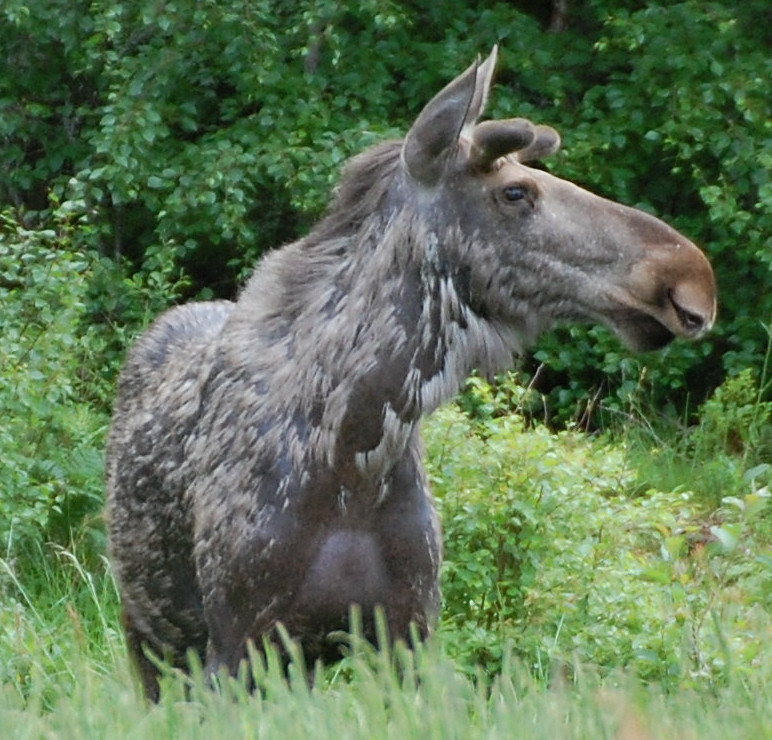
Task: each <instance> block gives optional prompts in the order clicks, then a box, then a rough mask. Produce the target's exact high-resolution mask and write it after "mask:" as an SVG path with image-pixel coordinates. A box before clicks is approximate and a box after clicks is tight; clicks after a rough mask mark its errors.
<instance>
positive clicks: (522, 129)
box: [470, 118, 536, 170]
mask: <svg viewBox="0 0 772 740" xmlns="http://www.w3.org/2000/svg"><path fill="white" fill-rule="evenodd" d="M535 137H536V128H535V127H534V125H533V124H532V123H531V122H530V121H528V120H526V119H525V118H509V119H507V120H504V121H484V122H483V123H478V124H477V126H475V127H474V134H473V136H472V151H471V153H470V159H471V163H472V165H473V166H475V167H477V168H479V169H481V170H487V169H489V168H490V167H491V165H492V164H493V163H494V162H495V161H496V160H497V159H498V158H499V157H503V156H504V155H505V154H510V153H511V152H515V151H518V150H520V149H524V148H526V147H529V146H530V145H531V144H532V143H533V142H534V140H535Z"/></svg>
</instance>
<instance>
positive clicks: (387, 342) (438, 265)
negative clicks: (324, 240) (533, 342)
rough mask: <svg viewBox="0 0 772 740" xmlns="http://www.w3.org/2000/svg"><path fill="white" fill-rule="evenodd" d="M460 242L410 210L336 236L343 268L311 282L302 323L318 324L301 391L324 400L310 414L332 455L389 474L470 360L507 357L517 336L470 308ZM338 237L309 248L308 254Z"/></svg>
mask: <svg viewBox="0 0 772 740" xmlns="http://www.w3.org/2000/svg"><path fill="white" fill-rule="evenodd" d="M454 239H455V237H454V236H453V235H452V234H442V235H439V234H438V233H437V232H435V231H432V230H430V229H429V228H427V227H426V225H425V224H424V223H423V221H422V220H421V219H420V218H419V217H418V216H416V215H415V214H411V213H409V212H407V213H405V212H403V213H400V214H398V215H395V216H392V217H391V218H388V219H382V220H378V219H373V220H372V222H371V223H370V225H369V227H367V228H365V229H363V230H362V231H361V232H360V233H359V234H358V235H357V236H356V238H351V237H349V238H348V239H346V240H345V242H342V243H341V245H342V246H343V247H344V249H343V253H344V254H345V257H344V259H343V260H342V261H341V263H340V264H339V265H338V267H337V269H336V270H335V271H334V272H332V273H327V274H325V275H324V278H323V281H322V280H320V284H319V285H317V286H316V288H314V287H313V286H312V287H311V289H310V290H307V292H306V296H307V305H306V307H305V308H306V311H304V313H306V314H307V317H306V318H305V319H304V318H303V317H299V320H298V322H297V325H298V326H303V325H305V324H306V323H307V325H308V327H309V328H311V327H313V329H312V330H311V331H308V333H307V334H306V335H305V336H304V337H296V342H297V343H298V344H302V345H303V346H304V348H305V349H304V352H303V356H302V358H301V357H299V358H298V361H299V362H301V363H302V364H303V365H304V366H305V368H306V370H305V372H304V373H303V374H304V375H307V376H308V379H309V380H310V382H309V384H308V385H307V386H306V388H311V389H313V392H312V395H313V397H315V398H317V399H318V398H323V399H325V401H324V404H323V407H322V408H320V409H318V413H317V418H316V419H314V420H313V423H314V424H315V425H317V428H318V429H319V436H318V437H317V439H318V440H319V442H320V449H321V450H322V451H323V454H324V455H325V457H326V458H327V461H328V464H333V465H339V464H340V463H341V462H343V461H345V460H350V461H354V462H355V464H356V467H357V468H358V469H359V470H360V472H365V473H370V474H375V475H383V474H384V473H385V471H386V470H387V469H388V468H389V466H390V465H391V464H393V463H394V462H395V461H396V460H397V459H399V458H400V457H401V456H402V455H403V454H404V451H405V448H406V446H407V444H408V443H409V441H410V439H411V438H412V436H413V434H414V432H415V428H416V425H417V423H418V420H419V418H420V417H421V416H422V415H423V414H425V413H429V412H431V411H432V410H434V408H436V407H437V406H438V405H439V404H440V403H442V402H443V401H445V400H447V399H449V398H451V397H452V396H453V395H455V394H456V393H457V392H458V390H459V389H460V387H461V385H462V383H463V381H464V379H465V378H466V376H467V375H468V373H469V372H470V371H471V370H472V369H473V368H475V367H479V368H481V369H483V370H492V369H497V368H498V367H500V366H502V365H504V364H506V362H507V361H508V360H510V359H511V355H512V349H513V346H512V345H513V344H514V342H513V337H512V336H509V335H508V334H507V333H506V331H505V330H503V329H498V328H496V327H494V326H493V325H491V324H490V323H489V322H488V321H486V320H485V319H483V318H481V317H479V316H478V315H477V314H475V312H474V311H473V310H472V309H471V308H470V306H469V305H468V303H467V301H466V300H465V298H466V297H465V296H464V292H465V289H464V285H465V283H466V282H467V281H465V279H464V275H463V274H459V273H454V272H453V270H452V269H451V268H450V267H449V264H450V261H449V260H448V259H447V258H446V257H445V256H443V255H446V254H447V253H448V250H449V249H450V251H451V252H455V251H456V248H457V247H458V245H453V244H449V243H448V242H453V240H454ZM341 245H339V247H338V249H337V250H333V251H337V253H338V254H340V253H341V249H340V246H341ZM333 246H334V243H330V244H327V245H324V249H323V250H322V247H319V248H318V249H319V251H317V248H314V246H313V245H306V247H307V248H308V249H309V251H308V259H310V260H317V261H318V260H319V254H320V252H321V251H325V252H327V253H329V252H330V248H331V247H333ZM315 252H316V254H314V253H315ZM323 261H324V260H323V259H322V262H323ZM322 282H324V283H325V285H324V286H322V285H321V283H322ZM330 286H334V287H330ZM320 294H321V295H323V296H324V299H323V300H322V299H320V297H319V296H320ZM320 304H323V308H322V310H321V313H322V316H321V317H320V316H319V305H320ZM320 318H321V319H322V320H321V321H320Z"/></svg>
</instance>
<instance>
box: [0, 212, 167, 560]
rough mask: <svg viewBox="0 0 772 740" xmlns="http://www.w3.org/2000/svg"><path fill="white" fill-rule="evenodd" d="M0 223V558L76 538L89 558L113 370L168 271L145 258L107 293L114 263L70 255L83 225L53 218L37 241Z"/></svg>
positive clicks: (163, 299) (99, 546) (163, 289)
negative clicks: (87, 543)
mask: <svg viewBox="0 0 772 740" xmlns="http://www.w3.org/2000/svg"><path fill="white" fill-rule="evenodd" d="M1 218H2V221H1V222H0V305H2V317H3V319H2V326H3V352H2V354H0V415H1V416H2V418H3V419H4V422H3V424H2V425H0V457H1V458H2V460H3V465H2V466H0V547H1V548H2V552H4V553H5V554H6V555H8V556H11V555H13V556H16V555H19V554H23V553H25V552H28V551H29V550H30V548H34V546H35V545H36V544H38V543H39V542H40V541H45V540H53V541H55V542H59V543H61V544H66V543H67V542H69V540H70V537H71V536H72V535H71V533H72V530H73V529H76V530H78V531H80V532H81V533H82V536H83V537H85V538H87V539H90V540H92V542H91V545H92V546H93V548H94V550H93V551H94V552H97V553H98V552H101V551H103V549H104V543H103V535H102V532H101V523H100V520H99V518H98V515H97V512H99V510H100V509H101V508H102V500H103V481H102V468H103V452H102V451H103V447H104V435H105V431H106V428H107V423H108V412H109V408H110V406H111V399H112V396H113V392H114V387H115V383H116V377H117V373H118V369H119V367H120V363H121V362H122V358H123V352H124V349H125V345H126V343H127V341H128V339H129V338H130V336H131V333H132V332H136V331H137V330H138V328H139V327H140V326H142V325H143V324H145V323H147V322H148V321H149V320H150V318H151V317H152V316H154V315H155V314H156V313H158V311H159V310H160V309H161V308H162V307H163V306H164V305H165V304H166V303H168V302H169V301H170V300H171V298H172V296H174V295H175V292H176V290H177V289H178V288H179V286H180V281H179V279H178V278H177V272H176V271H177V270H178V268H176V267H170V266H169V265H168V264H167V263H164V261H163V259H162V257H163V254H164V253H163V252H161V256H160V258H159V256H157V255H156V254H155V253H154V252H153V251H152V250H150V251H148V253H147V255H146V257H145V265H144V269H143V271H142V272H140V273H138V274H137V275H135V276H134V277H133V278H131V279H123V280H122V281H120V282H119V281H118V280H117V279H115V275H114V273H115V266H114V263H112V262H111V261H106V260H104V259H101V258H99V257H98V256H97V255H96V254H94V253H93V252H90V251H86V250H84V249H83V248H81V247H79V246H78V245H77V242H76V235H77V237H78V238H82V236H83V234H84V233H88V224H87V223H85V222H84V221H83V220H81V219H79V218H76V217H73V216H72V215H71V214H69V213H67V212H66V209H65V208H60V209H59V210H58V211H57V212H56V213H55V214H54V215H53V216H52V217H51V218H50V220H49V223H47V224H46V225H45V227H44V228H38V229H28V228H26V227H25V226H23V225H22V224H21V223H20V222H19V219H18V218H17V217H16V215H15V214H13V213H11V212H6V213H3V214H2V217H1ZM105 282H107V283H108V284H109V286H110V289H109V290H104V289H102V288H101V287H100V286H103V285H104V283H105ZM97 317H98V318H99V320H96V318H97ZM116 325H117V326H118V327H120V328H114V327H115V326H116ZM84 520H86V522H87V526H86V527H83V526H82V525H83V522H84Z"/></svg>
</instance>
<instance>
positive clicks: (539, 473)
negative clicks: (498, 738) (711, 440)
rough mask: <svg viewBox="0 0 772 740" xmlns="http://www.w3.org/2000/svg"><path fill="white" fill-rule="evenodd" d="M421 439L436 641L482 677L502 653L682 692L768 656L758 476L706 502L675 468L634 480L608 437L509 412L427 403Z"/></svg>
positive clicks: (548, 669)
mask: <svg viewBox="0 0 772 740" xmlns="http://www.w3.org/2000/svg"><path fill="white" fill-rule="evenodd" d="M473 392H474V393H476V394H479V393H480V392H481V391H480V389H479V388H478V389H476V390H474V391H473ZM488 392H489V391H487V390H485V389H483V390H482V393H483V395H484V394H485V393H488ZM723 395H724V397H725V398H726V394H723ZM482 406H484V403H483V404H481V407H482ZM705 413H706V418H707V419H710V417H711V414H712V413H713V411H712V409H710V408H709V409H707V410H706V412H705ZM709 423H712V422H710V421H706V424H709ZM426 437H427V448H428V451H429V458H430V461H431V464H430V477H431V481H432V484H433V487H434V491H435V494H436V496H437V499H438V501H439V509H440V512H441V516H442V520H443V525H444V528H445V548H446V552H445V565H444V571H443V593H444V608H443V619H442V624H441V627H440V639H441V640H442V641H443V642H444V644H446V646H447V649H448V651H449V652H450V653H451V654H452V655H453V656H455V657H456V658H457V659H458V660H459V663H460V664H461V665H462V666H465V667H466V669H467V670H469V671H470V672H471V673H473V672H474V671H475V670H477V668H476V667H477V666H482V667H483V668H484V670H486V671H489V672H494V673H495V672H496V671H497V670H498V669H499V667H500V665H501V660H502V657H503V655H504V654H506V651H507V649H508V648H511V649H513V650H514V652H515V655H516V656H518V657H519V658H520V659H521V660H522V661H523V662H524V664H525V665H526V666H528V667H529V668H530V669H531V670H532V671H535V672H536V673H537V674H541V675H543V676H547V675H550V674H551V673H552V671H553V670H554V669H555V667H556V666H557V667H558V668H560V667H561V666H562V667H567V668H568V669H569V670H573V667H574V666H576V665H587V664H589V665H592V666H596V667H598V668H600V670H601V671H603V672H607V671H610V670H613V669H616V668H620V667H629V668H631V669H633V670H634V671H635V672H636V673H637V674H638V675H639V676H641V677H643V678H645V679H647V680H657V681H662V682H664V683H665V684H666V685H681V686H683V685H689V684H690V683H691V682H692V681H697V680H708V681H711V682H722V681H725V680H727V679H728V677H729V671H730V668H731V666H733V665H735V664H739V665H742V666H744V668H743V670H746V671H747V670H751V669H750V668H749V666H750V665H751V663H749V662H748V660H747V659H748V656H753V655H757V656H762V655H764V656H767V657H772V656H769V645H770V641H769V637H770V636H772V635H770V634H769V630H768V624H767V623H766V621H765V617H764V615H765V608H766V607H765V606H764V604H767V603H768V601H769V598H770V594H771V593H772V591H771V590H770V589H772V570H770V567H769V564H770V560H769V558H770V551H769V544H768V543H769V534H770V526H769V522H770V519H772V507H770V502H769V492H768V488H767V487H766V486H763V485H762V482H763V479H762V478H760V477H759V476H760V475H761V474H762V473H763V472H764V471H763V470H756V473H755V474H754V475H753V476H750V477H748V478H746V479H745V481H744V486H743V488H742V489H741V490H734V495H727V496H725V497H724V500H723V502H721V501H719V502H718V508H716V506H715V505H714V506H711V507H706V502H705V499H704V498H703V497H701V496H700V495H698V494H697V493H695V492H693V491H691V490H690V489H689V478H688V477H682V478H681V479H680V481H679V485H678V486H677V487H675V488H674V489H664V488H663V489H657V488H653V487H651V486H649V485H647V484H646V481H645V479H642V477H641V475H640V474H639V471H638V469H637V467H636V466H635V464H634V459H635V458H634V456H631V452H630V449H629V448H628V447H627V446H625V445H623V444H620V443H612V442H611V441H610V440H608V439H604V438H598V439H593V438H590V437H588V436H587V435H582V434H578V433H576V432H561V433H559V434H553V433H550V432H548V431H547V429H546V428H544V427H541V426H538V425H537V426H535V427H534V428H532V429H529V430H527V431H526V430H525V428H524V424H523V421H522V420H521V419H520V418H518V417H517V416H514V415H504V416H497V417H496V416H494V417H489V418H478V420H477V421H470V419H469V418H468V417H467V416H465V415H463V414H461V413H460V412H459V411H458V410H457V409H454V408H453V407H449V408H445V409H441V410H440V411H439V412H438V413H437V414H436V415H435V416H434V417H433V418H432V420H431V421H430V423H429V424H428V425H427V430H426ZM751 478H752V480H751ZM726 493H727V494H728V493H729V492H726ZM765 625H766V626H765ZM756 630H758V631H756ZM758 659H759V660H761V659H762V658H761V657H759V658H758ZM764 659H767V658H764Z"/></svg>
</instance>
